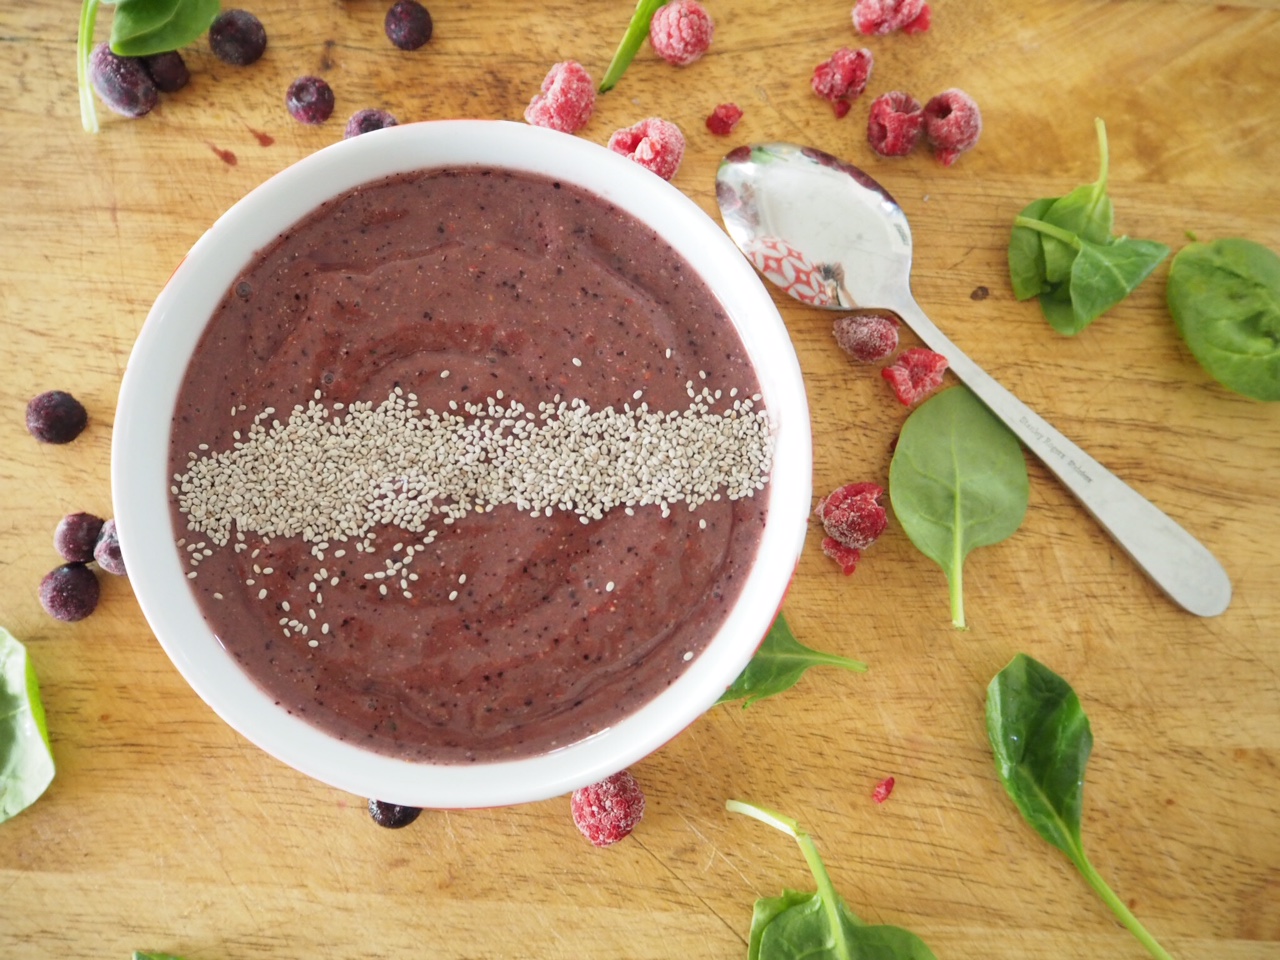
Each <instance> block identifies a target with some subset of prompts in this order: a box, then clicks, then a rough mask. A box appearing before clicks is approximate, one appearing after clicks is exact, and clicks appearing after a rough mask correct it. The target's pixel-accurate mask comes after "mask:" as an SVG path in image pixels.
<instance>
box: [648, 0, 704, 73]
mask: <svg viewBox="0 0 1280 960" xmlns="http://www.w3.org/2000/svg"><path fill="white" fill-rule="evenodd" d="M715 32H716V25H715V23H714V22H713V21H712V19H711V15H710V14H709V13H707V11H706V9H705V8H704V7H703V6H702V4H700V3H698V0H672V2H671V3H668V4H666V5H665V6H661V7H659V8H658V9H657V10H656V11H655V12H654V14H653V19H652V20H650V21H649V45H650V46H652V47H653V52H654V53H656V54H657V55H658V56H660V57H661V58H662V59H663V60H665V61H667V63H674V64H675V65H676V66H677V67H687V66H688V65H689V64H691V63H693V62H694V61H695V60H697V59H698V58H699V57H701V56H702V55H703V54H704V53H706V52H707V48H708V47H710V46H711V36H712V34H714V33H715Z"/></svg>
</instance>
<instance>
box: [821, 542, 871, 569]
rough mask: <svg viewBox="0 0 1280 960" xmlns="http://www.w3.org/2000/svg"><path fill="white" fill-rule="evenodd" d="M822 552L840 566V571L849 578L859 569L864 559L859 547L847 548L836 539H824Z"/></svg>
mask: <svg viewBox="0 0 1280 960" xmlns="http://www.w3.org/2000/svg"><path fill="white" fill-rule="evenodd" d="M822 552H823V553H825V554H826V555H827V556H828V557H830V558H831V559H832V560H834V561H835V562H836V563H838V564H840V571H841V572H842V573H843V574H844V575H845V576H846V577H847V576H849V575H850V574H852V573H853V571H855V570H857V569H858V561H859V560H861V559H862V551H861V550H859V549H858V548H857V547H846V546H845V545H844V544H843V543H841V542H840V541H839V540H837V539H836V538H835V537H823V538H822Z"/></svg>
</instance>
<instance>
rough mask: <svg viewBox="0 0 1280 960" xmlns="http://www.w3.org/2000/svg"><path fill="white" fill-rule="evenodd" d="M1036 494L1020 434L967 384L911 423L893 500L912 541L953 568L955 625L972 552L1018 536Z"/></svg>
mask: <svg viewBox="0 0 1280 960" xmlns="http://www.w3.org/2000/svg"><path fill="white" fill-rule="evenodd" d="M1029 493H1030V484H1029V482H1028V480H1027V463H1026V459H1025V458H1024V456H1023V453H1022V446H1021V445H1020V444H1019V443H1018V439H1017V437H1015V436H1014V435H1013V433H1012V432H1011V431H1010V430H1009V428H1008V427H1006V426H1005V425H1004V424H1003V423H1001V422H1000V421H999V420H998V419H997V418H996V417H995V415H994V414H992V413H991V411H990V410H988V409H987V408H986V407H985V406H983V404H982V402H981V401H980V400H979V399H978V398H977V397H975V396H974V395H973V393H971V392H970V391H969V389H968V388H967V387H963V386H958V387H951V388H950V389H947V390H943V391H942V392H941V393H936V394H934V395H933V396H932V397H930V398H929V399H928V400H926V401H925V402H924V403H922V404H921V405H920V406H919V407H917V408H916V409H915V410H914V411H913V412H912V414H911V416H909V417H908V418H907V422H906V423H904V424H903V426H902V433H901V435H900V436H899V437H898V445H897V447H896V448H895V449H894V453H893V460H892V461H891V462H890V464H889V499H890V501H891V502H892V503H893V512H894V513H895V514H896V515H897V517H898V522H899V523H901V524H902V529H903V530H905V531H906V534H907V536H908V537H909V538H910V539H911V542H912V543H913V544H915V545H916V548H917V549H918V550H919V551H920V552H921V553H923V554H924V555H925V556H926V557H928V558H929V559H930V560H932V561H933V562H934V563H936V564H938V566H940V567H942V570H943V572H944V573H945V574H946V575H947V582H948V584H949V586H950V593H951V620H952V623H954V624H955V626H957V627H961V628H963V627H964V626H965V617H964V586H963V569H964V561H965V558H966V557H967V556H968V555H969V553H970V551H972V550H973V549H974V548H976V547H985V546H989V545H991V544H993V543H999V542H1000V541H1001V540H1004V539H1006V538H1007V537H1010V536H1012V535H1013V533H1014V531H1016V530H1017V529H1018V527H1019V526H1020V525H1021V524H1022V518H1023V517H1024V516H1025V515H1026V512H1027V500H1028V497H1029Z"/></svg>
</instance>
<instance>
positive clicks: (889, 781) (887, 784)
mask: <svg viewBox="0 0 1280 960" xmlns="http://www.w3.org/2000/svg"><path fill="white" fill-rule="evenodd" d="M893 782H894V781H893V777H885V778H884V779H883V780H881V781H880V782H879V783H877V784H876V788H875V789H874V790H872V791H871V799H872V800H874V801H875V802H876V803H884V802H885V801H886V800H888V799H889V794H891V793H893Z"/></svg>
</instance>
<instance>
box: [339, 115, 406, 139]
mask: <svg viewBox="0 0 1280 960" xmlns="http://www.w3.org/2000/svg"><path fill="white" fill-rule="evenodd" d="M399 122H400V121H398V120H397V119H396V118H395V117H393V116H392V115H391V114H389V113H387V111H385V110H357V111H356V112H355V113H353V114H352V115H351V119H350V120H348V121H347V128H346V129H345V130H344V131H342V139H343V140H350V139H351V138H352V137H358V136H360V134H362V133H371V132H372V131H374V130H382V129H383V128H384V127H394V126H396V125H397V124H398V123H399Z"/></svg>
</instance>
